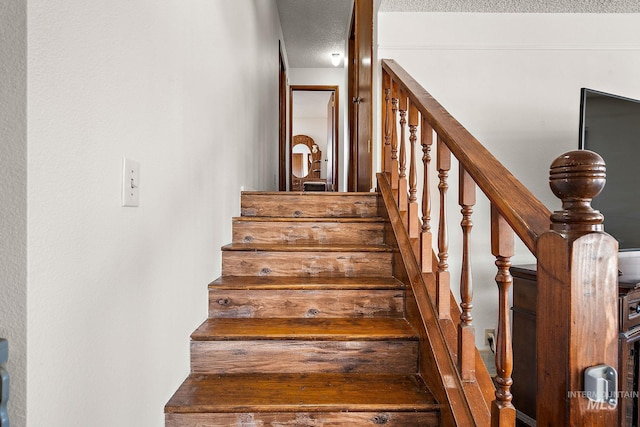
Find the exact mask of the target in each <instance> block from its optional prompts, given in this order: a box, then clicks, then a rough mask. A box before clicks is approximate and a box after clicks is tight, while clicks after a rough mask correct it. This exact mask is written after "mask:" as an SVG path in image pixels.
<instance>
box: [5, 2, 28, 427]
mask: <svg viewBox="0 0 640 427" xmlns="http://www.w3.org/2000/svg"><path fill="white" fill-rule="evenodd" d="M26 8H27V2H26V0H10V1H9V0H7V1H5V0H2V1H0V224H1V225H0V337H2V338H7V339H8V340H9V364H8V369H9V373H10V375H11V393H10V398H9V419H10V421H11V425H12V426H16V427H22V426H24V425H25V413H26V402H25V399H26V363H27V361H26V343H27V336H26V324H27V310H26V309H27V252H26V245H27V139H26V138H27V122H26V109H27V91H26V80H27V73H26V59H27V58H26V55H27V27H26V24H27V22H26V21H27V19H26Z"/></svg>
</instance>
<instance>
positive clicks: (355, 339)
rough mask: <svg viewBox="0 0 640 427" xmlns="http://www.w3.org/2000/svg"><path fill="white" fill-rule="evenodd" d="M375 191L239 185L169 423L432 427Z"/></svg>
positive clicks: (433, 417) (436, 417)
mask: <svg viewBox="0 0 640 427" xmlns="http://www.w3.org/2000/svg"><path fill="white" fill-rule="evenodd" d="M378 198H379V196H378V195H377V194H375V193H258V192H244V193H243V194H242V202H241V204H242V216H241V217H239V218H234V220H233V242H232V243H231V244H230V245H227V246H225V247H223V248H222V250H223V256H222V277H220V278H219V279H217V280H216V281H214V282H213V283H211V284H210V285H209V318H208V319H207V320H206V321H205V322H204V323H203V324H202V325H201V326H200V327H199V328H198V329H197V330H196V331H195V332H194V333H193V334H192V335H191V374H190V375H189V377H188V378H187V379H186V380H185V381H184V383H183V384H182V385H181V386H180V388H179V389H178V390H177V392H176V393H175V394H174V396H173V397H172V398H171V399H170V400H169V402H168V403H167V405H166V406H165V414H166V415H165V421H166V426H167V427H178V426H180V427H186V426H189V427H196V426H198V427H213V426H262V425H265V426H284V425H295V426H328V425H331V426H354V425H386V426H436V425H439V423H440V405H439V404H438V403H437V402H436V401H435V399H434V397H433V395H432V394H431V392H430V391H429V390H428V388H427V386H426V385H425V381H424V380H423V378H422V377H421V376H420V375H419V374H418V363H419V339H418V334H417V333H416V332H415V331H414V329H413V328H412V327H411V326H410V324H409V323H408V322H407V321H406V320H405V317H404V315H405V311H404V305H405V295H404V292H405V291H404V285H403V284H402V283H401V282H399V281H398V280H396V279H395V278H394V277H393V271H392V270H393V269H392V256H393V251H392V249H391V247H390V246H387V245H385V237H384V236H385V231H384V230H385V223H384V221H383V219H382V218H381V217H379V212H378Z"/></svg>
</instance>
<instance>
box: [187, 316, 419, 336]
mask: <svg viewBox="0 0 640 427" xmlns="http://www.w3.org/2000/svg"><path fill="white" fill-rule="evenodd" d="M191 339H192V340H193V341H214V340H215V341H219V340H268V339H280V340H301V339H307V340H333V341H336V340H347V339H348V340H360V341H370V340H383V339H384V340H407V339H411V340H415V339H417V335H416V333H415V331H414V330H413V328H412V327H411V326H410V325H409V323H408V322H407V321H406V320H405V319H401V318H212V319H207V320H205V321H204V323H202V325H200V326H199V327H198V329H196V330H195V331H194V332H193V333H192V334H191Z"/></svg>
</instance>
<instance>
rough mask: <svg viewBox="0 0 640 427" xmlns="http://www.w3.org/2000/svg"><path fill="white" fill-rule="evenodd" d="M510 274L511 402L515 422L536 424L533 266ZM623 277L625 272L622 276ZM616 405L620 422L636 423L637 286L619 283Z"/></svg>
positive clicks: (639, 345)
mask: <svg viewBox="0 0 640 427" xmlns="http://www.w3.org/2000/svg"><path fill="white" fill-rule="evenodd" d="M511 274H512V276H513V307H512V311H513V374H512V378H513V386H512V387H511V391H512V393H513V405H514V406H515V407H516V410H517V411H518V425H521V426H526V425H535V424H533V423H534V422H535V416H536V392H537V390H536V374H537V372H536V295H537V280H536V266H535V265H523V266H513V267H511ZM623 277H624V276H623ZM618 295H619V296H618V308H619V310H618V312H619V316H618V317H619V322H618V325H619V326H618V327H619V331H620V335H619V337H620V338H619V340H618V352H619V354H618V366H617V367H616V369H617V370H618V388H619V391H620V394H619V399H618V409H619V413H620V425H621V426H627V427H631V426H638V413H639V409H640V406H639V403H640V402H639V399H638V392H639V390H640V386H639V381H638V380H639V378H638V376H639V373H640V369H639V368H640V364H639V363H638V361H639V355H640V289H637V288H636V283H635V281H634V282H625V281H624V280H620V281H619V283H618Z"/></svg>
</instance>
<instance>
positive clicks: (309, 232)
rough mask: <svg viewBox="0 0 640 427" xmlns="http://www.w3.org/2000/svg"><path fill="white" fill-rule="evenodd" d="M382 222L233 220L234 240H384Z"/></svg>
mask: <svg viewBox="0 0 640 427" xmlns="http://www.w3.org/2000/svg"><path fill="white" fill-rule="evenodd" d="M383 229H384V224H383V223H344V222H304V223H296V222H266V221H234V223H233V242H234V243H305V244H309V243H321V244H328V245H355V244H371V245H381V244H383V243H384V241H383V240H384V238H383V237H384V234H383Z"/></svg>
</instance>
